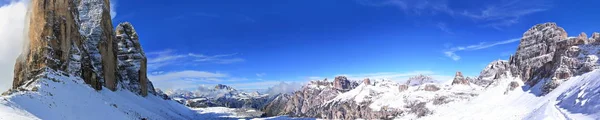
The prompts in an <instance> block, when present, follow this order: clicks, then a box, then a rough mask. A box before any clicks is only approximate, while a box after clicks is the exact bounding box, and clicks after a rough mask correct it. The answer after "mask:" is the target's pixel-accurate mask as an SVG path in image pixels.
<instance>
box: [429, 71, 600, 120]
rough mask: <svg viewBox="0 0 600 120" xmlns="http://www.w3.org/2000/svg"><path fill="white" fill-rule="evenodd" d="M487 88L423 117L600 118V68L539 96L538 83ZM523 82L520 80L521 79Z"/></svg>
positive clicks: (562, 119)
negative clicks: (509, 87) (471, 96)
mask: <svg viewBox="0 0 600 120" xmlns="http://www.w3.org/2000/svg"><path fill="white" fill-rule="evenodd" d="M513 80H514V81H521V80H519V79H514V78H511V79H505V80H502V81H504V82H502V83H501V85H499V86H497V87H494V88H490V89H488V90H486V91H485V92H483V93H481V94H480V96H479V97H476V98H474V99H472V100H471V101H464V102H456V103H451V104H447V105H445V106H440V107H438V108H436V109H435V111H434V114H433V115H430V116H426V117H424V118H423V119H432V120H433V119H463V120H471V119H493V120H507V119H509V120H513V119H527V120H548V119H550V120H567V119H575V120H594V119H598V118H600V116H599V115H600V109H599V108H600V102H598V101H597V100H598V99H599V98H600V94H598V93H599V92H600V81H599V80H600V70H596V71H593V72H590V73H587V74H584V75H581V76H576V77H573V78H570V79H569V80H567V81H566V82H564V83H562V84H561V85H560V86H559V87H558V88H556V89H555V90H553V91H552V92H550V93H549V94H547V95H544V96H540V94H541V90H540V87H541V86H542V85H541V84H538V85H535V86H533V87H532V88H526V87H523V88H522V89H516V90H514V91H512V92H510V93H509V94H507V95H503V94H502V92H503V91H504V90H505V89H506V87H505V86H507V85H508V82H506V81H513ZM520 84H522V83H520Z"/></svg>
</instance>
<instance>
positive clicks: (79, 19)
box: [0, 0, 277, 120]
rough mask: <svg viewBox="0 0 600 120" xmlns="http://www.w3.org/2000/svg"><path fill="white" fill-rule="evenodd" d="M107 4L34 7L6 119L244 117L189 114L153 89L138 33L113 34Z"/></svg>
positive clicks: (91, 1)
mask: <svg viewBox="0 0 600 120" xmlns="http://www.w3.org/2000/svg"><path fill="white" fill-rule="evenodd" d="M109 2H110V1H109V0H52V1H50V0H31V1H30V3H29V5H30V8H29V12H28V19H29V22H28V23H29V31H28V32H27V33H28V38H29V39H28V40H29V41H28V42H27V43H29V44H28V46H27V48H25V49H26V51H25V52H23V53H22V54H21V56H20V57H19V58H18V59H17V62H16V65H15V73H14V74H15V78H14V80H13V86H12V89H10V90H9V91H6V92H4V93H2V96H0V120H29V119H48V120H81V119H85V120H106V119H109V120H140V119H141V120H204V119H234V118H239V117H237V116H236V114H237V113H236V112H237V111H215V110H213V109H190V108H188V107H186V106H184V105H181V104H179V103H177V102H176V101H173V100H172V99H171V98H170V97H169V96H167V95H166V94H164V93H163V92H162V91H160V90H155V89H154V86H153V84H152V82H151V81H150V80H149V79H148V78H147V76H146V73H147V71H146V69H147V64H146V62H147V59H146V56H145V54H144V52H143V49H142V46H141V44H140V40H139V39H138V34H137V32H136V31H135V29H134V27H133V25H132V24H131V23H127V22H126V23H121V24H119V25H118V26H117V27H116V30H113V25H112V21H111V19H110V15H109V12H110V11H109V10H110V6H109V5H110V3H109ZM243 113H253V112H247V111H244V112H243ZM275 119H277V118H275Z"/></svg>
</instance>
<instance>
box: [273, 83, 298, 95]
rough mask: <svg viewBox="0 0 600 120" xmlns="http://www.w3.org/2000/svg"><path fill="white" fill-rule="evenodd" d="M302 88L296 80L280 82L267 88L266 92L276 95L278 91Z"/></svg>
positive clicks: (290, 91)
mask: <svg viewBox="0 0 600 120" xmlns="http://www.w3.org/2000/svg"><path fill="white" fill-rule="evenodd" d="M301 88H302V84H301V83H298V82H290V83H287V82H280V83H279V84H276V85H274V86H273V87H270V88H269V89H267V91H266V93H267V94H269V95H277V94H280V93H292V92H295V91H297V90H300V89H301Z"/></svg>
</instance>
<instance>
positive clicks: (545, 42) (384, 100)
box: [264, 23, 600, 119]
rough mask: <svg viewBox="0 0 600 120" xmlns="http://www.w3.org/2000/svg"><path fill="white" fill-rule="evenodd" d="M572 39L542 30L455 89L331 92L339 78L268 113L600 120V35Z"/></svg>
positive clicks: (376, 84)
mask: <svg viewBox="0 0 600 120" xmlns="http://www.w3.org/2000/svg"><path fill="white" fill-rule="evenodd" d="M567 36H568V35H567V33H566V32H565V30H564V29H563V28H561V27H559V26H557V25H556V23H544V24H538V25H535V26H533V27H532V28H531V29H529V30H528V31H527V32H525V34H524V35H523V38H522V39H521V43H520V45H519V47H518V49H517V52H516V53H515V54H514V55H512V56H511V57H510V59H509V60H508V61H505V60H498V61H494V62H491V63H490V64H489V65H488V66H486V68H484V69H483V70H482V71H481V74H480V75H479V76H478V77H475V78H471V77H464V76H463V75H462V73H461V72H457V73H456V76H455V78H454V80H453V81H452V83H448V84H444V83H436V82H433V81H432V80H431V79H429V77H426V76H415V77H412V78H411V79H410V80H408V82H406V83H396V82H393V81H386V80H374V81H372V80H370V79H365V80H364V82H363V83H362V84H360V85H358V86H357V87H347V88H346V89H337V88H335V87H336V86H332V85H337V84H342V83H345V82H341V83H338V82H340V81H337V78H336V81H334V82H328V81H326V80H325V81H311V82H310V83H309V84H307V85H305V87H303V89H302V90H300V91H297V92H295V93H293V94H282V95H279V96H277V97H276V98H275V99H274V100H273V101H272V102H271V103H269V104H268V105H267V107H265V109H264V111H265V112H266V114H267V115H268V116H277V115H290V116H296V117H316V118H325V119H357V118H366V119H393V118H396V119H600V110H597V109H598V108H599V107H600V104H598V102H592V101H594V100H595V99H598V96H600V95H598V94H597V93H598V92H599V89H600V84H598V83H599V82H598V80H600V79H599V77H600V72H599V70H597V69H598V65H599V63H598V55H599V54H600V52H599V49H600V33H594V34H593V35H592V37H591V38H588V37H587V36H586V35H585V33H582V34H580V35H579V37H567ZM339 78H345V77H343V76H340V77H339ZM344 81H348V80H344ZM371 82H372V83H371Z"/></svg>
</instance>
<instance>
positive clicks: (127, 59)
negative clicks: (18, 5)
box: [12, 0, 154, 96]
mask: <svg viewBox="0 0 600 120" xmlns="http://www.w3.org/2000/svg"><path fill="white" fill-rule="evenodd" d="M109 4H110V3H109V0H31V8H30V11H31V15H30V23H29V24H30V25H29V27H30V28H29V30H30V31H29V36H28V37H29V45H28V49H27V51H25V52H24V53H22V55H21V56H20V57H19V58H18V60H17V63H16V65H15V78H14V81H13V88H12V90H13V91H16V90H27V89H25V88H28V87H27V86H28V85H29V84H31V83H33V82H36V80H37V79H38V78H40V77H46V76H43V75H42V73H44V72H48V71H49V70H51V71H61V72H64V73H66V74H68V76H73V77H81V78H82V79H83V80H84V81H85V83H87V84H90V86H91V87H92V88H94V89H96V90H101V89H102V88H103V87H106V88H108V89H110V90H113V91H114V90H116V89H117V86H118V85H119V84H121V86H123V88H126V89H128V90H131V91H133V92H135V93H139V94H140V95H142V96H146V95H147V93H153V94H154V88H153V87H152V84H151V83H150V81H148V80H147V78H146V68H145V66H146V63H145V62H146V58H145V56H144V54H143V52H142V49H141V46H140V45H139V41H138V39H137V33H135V30H133V27H132V26H131V24H129V23H124V24H122V25H119V28H117V33H116V34H119V39H118V40H117V39H116V38H117V36H116V35H115V32H114V31H113V29H112V21H111V19H110V15H109V13H110V11H109V10H110V6H109ZM117 42H118V43H119V44H117ZM117 55H119V57H120V58H119V59H117Z"/></svg>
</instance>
